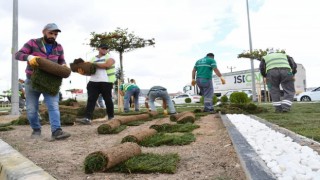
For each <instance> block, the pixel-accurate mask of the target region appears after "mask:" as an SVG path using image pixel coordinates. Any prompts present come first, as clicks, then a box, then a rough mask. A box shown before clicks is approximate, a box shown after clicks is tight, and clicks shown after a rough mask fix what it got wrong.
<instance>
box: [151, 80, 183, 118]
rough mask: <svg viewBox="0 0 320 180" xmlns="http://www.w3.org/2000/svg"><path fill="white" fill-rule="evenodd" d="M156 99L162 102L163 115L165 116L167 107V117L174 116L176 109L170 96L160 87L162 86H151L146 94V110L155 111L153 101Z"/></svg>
mask: <svg viewBox="0 0 320 180" xmlns="http://www.w3.org/2000/svg"><path fill="white" fill-rule="evenodd" d="M156 98H162V100H163V105H162V107H163V109H164V112H163V113H164V114H165V115H167V113H168V112H167V107H169V115H172V114H176V113H177V112H176V109H175V107H174V105H173V103H172V101H171V99H170V96H169V94H168V92H167V89H166V88H164V87H162V86H153V87H152V88H151V89H150V90H149V92H148V94H147V99H148V100H147V99H146V108H148V109H149V108H150V110H151V111H157V109H156V106H155V104H154V101H155V100H156Z"/></svg>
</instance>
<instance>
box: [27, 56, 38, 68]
mask: <svg viewBox="0 0 320 180" xmlns="http://www.w3.org/2000/svg"><path fill="white" fill-rule="evenodd" d="M37 58H39V57H38V56H33V55H29V56H28V62H29V64H30V66H39V64H38V62H37Z"/></svg>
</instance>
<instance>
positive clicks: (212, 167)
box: [0, 115, 246, 180]
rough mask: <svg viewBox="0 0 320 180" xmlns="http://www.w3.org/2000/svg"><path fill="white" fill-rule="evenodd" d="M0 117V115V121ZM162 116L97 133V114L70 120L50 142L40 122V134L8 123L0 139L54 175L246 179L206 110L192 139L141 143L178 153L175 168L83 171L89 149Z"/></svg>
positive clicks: (72, 178) (76, 179)
mask: <svg viewBox="0 0 320 180" xmlns="http://www.w3.org/2000/svg"><path fill="white" fill-rule="evenodd" d="M1 119H2V120H3V118H1V116H0V123H2V122H3V121H1ZM163 120H164V119H156V120H153V121H148V122H146V123H144V124H142V125H140V126H128V127H127V128H126V129H125V130H124V131H122V132H120V133H119V134H114V135H99V134H98V133H97V127H98V126H99V125H100V124H102V123H103V120H102V119H100V120H96V121H95V122H94V123H93V124H92V125H89V126H84V125H77V124H76V125H74V126H66V127H63V130H64V131H67V132H70V133H71V137H70V138H68V139H66V140H62V141H53V142H50V141H49V139H50V136H51V132H50V126H49V125H44V126H43V127H42V135H43V138H41V139H38V140H35V139H31V138H30V134H31V128H30V127H29V126H14V128H15V129H14V130H12V131H6V132H0V137H1V139H2V140H4V141H5V142H7V143H8V144H10V145H11V146H12V147H13V148H15V149H16V150H18V151H19V152H20V153H21V154H23V155H24V156H25V157H27V158H29V159H30V160H31V161H33V162H34V163H35V164H37V165H38V166H40V167H41V168H43V169H44V170H45V171H47V172H48V173H49V174H51V175H52V176H53V177H55V178H57V179H59V180H82V179H93V180H100V179H101V180H102V179H103V180H106V179H114V180H122V179H139V180H140V179H152V180H157V179H158V180H159V179H161V180H162V179H179V180H181V179H183V180H185V179H190V180H191V179H223V180H227V179H228V180H229V179H236V180H242V179H246V176H245V174H244V172H243V170H242V167H241V165H240V162H239V159H238V157H237V155H236V153H235V150H234V147H233V145H232V142H231V140H230V138H229V136H228V133H227V131H226V129H225V127H224V126H223V123H222V122H221V120H220V119H215V118H214V115H208V116H205V117H202V118H201V119H200V120H197V121H196V122H195V124H198V125H200V128H199V129H196V130H194V131H193V134H195V136H196V141H195V142H194V143H192V144H189V145H184V146H160V147H154V148H146V147H142V152H143V153H149V152H150V153H158V154H163V153H178V154H179V156H180V158H181V160H180V162H179V163H178V167H177V172H176V173H175V174H161V173H153V174H125V173H108V172H106V173H94V174H85V173H84V170H83V161H84V159H85V157H86V156H87V155H88V154H89V153H91V152H94V151H98V150H104V149H107V148H109V147H112V146H115V145H117V144H119V143H121V140H122V138H123V137H125V136H126V135H128V134H130V132H134V131H139V130H140V129H142V128H149V127H150V125H152V124H154V123H156V122H157V121H163Z"/></svg>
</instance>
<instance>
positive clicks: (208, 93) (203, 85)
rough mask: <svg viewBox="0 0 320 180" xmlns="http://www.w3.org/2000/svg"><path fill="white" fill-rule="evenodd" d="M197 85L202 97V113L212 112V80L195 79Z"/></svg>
mask: <svg viewBox="0 0 320 180" xmlns="http://www.w3.org/2000/svg"><path fill="white" fill-rule="evenodd" d="M197 85H198V87H199V88H200V92H201V93H202V96H203V101H204V109H203V110H204V111H213V99H212V98H213V84H212V79H207V78H197Z"/></svg>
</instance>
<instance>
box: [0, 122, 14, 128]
mask: <svg viewBox="0 0 320 180" xmlns="http://www.w3.org/2000/svg"><path fill="white" fill-rule="evenodd" d="M11 124H12V122H8V123H0V127H6V126H10V125H11Z"/></svg>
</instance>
